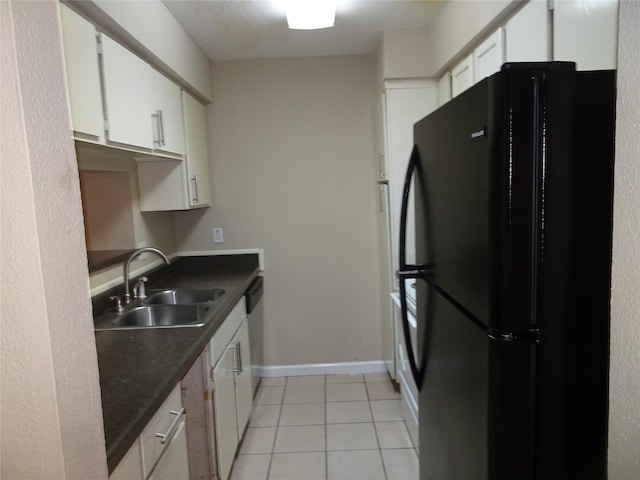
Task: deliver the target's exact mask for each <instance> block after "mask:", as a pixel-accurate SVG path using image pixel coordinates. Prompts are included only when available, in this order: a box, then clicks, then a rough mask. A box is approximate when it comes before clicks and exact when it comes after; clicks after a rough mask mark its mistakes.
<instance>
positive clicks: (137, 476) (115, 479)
mask: <svg viewBox="0 0 640 480" xmlns="http://www.w3.org/2000/svg"><path fill="white" fill-rule="evenodd" d="M143 479H144V473H143V470H142V447H141V446H140V441H139V440H136V443H134V444H133V446H132V447H131V448H130V449H129V451H128V452H127V454H126V455H125V456H124V458H123V459H122V460H121V461H120V463H119V464H118V466H117V467H116V469H115V470H114V471H113V472H111V475H109V480H143Z"/></svg>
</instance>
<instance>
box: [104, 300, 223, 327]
mask: <svg viewBox="0 0 640 480" xmlns="http://www.w3.org/2000/svg"><path fill="white" fill-rule="evenodd" d="M210 308H211V306H210V305H209V304H199V305H141V306H137V307H134V308H132V309H131V310H125V311H124V312H121V313H107V314H106V315H103V316H101V317H100V318H98V319H96V322H95V324H94V329H95V330H121V329H136V328H138V329H140V328H177V327H200V326H202V325H204V320H206V316H207V315H206V314H207V312H208V311H209V309H210Z"/></svg>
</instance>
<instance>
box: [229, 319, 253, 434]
mask: <svg viewBox="0 0 640 480" xmlns="http://www.w3.org/2000/svg"><path fill="white" fill-rule="evenodd" d="M233 343H234V344H235V345H236V357H237V358H236V370H237V372H236V378H235V380H236V407H237V417H238V438H242V436H243V435H244V429H245V428H246V426H247V423H248V422H249V415H250V414H251V407H252V406H253V388H252V387H251V353H250V348H249V323H248V322H247V320H246V319H245V321H244V322H243V323H242V326H241V327H240V330H238V333H236V336H235V338H234V339H233Z"/></svg>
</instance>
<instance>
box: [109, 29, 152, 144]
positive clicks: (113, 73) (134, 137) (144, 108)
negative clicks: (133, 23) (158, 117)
mask: <svg viewBox="0 0 640 480" xmlns="http://www.w3.org/2000/svg"><path fill="white" fill-rule="evenodd" d="M101 42H102V65H103V80H104V100H105V107H106V117H107V140H108V142H110V143H115V144H123V145H128V146H133V147H141V148H144V149H147V150H152V149H153V147H154V143H153V142H154V135H153V134H154V129H157V127H156V125H155V122H154V118H153V117H152V116H151V115H152V102H151V94H150V86H149V85H150V83H151V79H152V71H151V67H149V65H148V64H146V63H145V62H144V61H143V60H141V59H140V58H139V57H137V56H136V55H134V54H133V53H132V52H130V51H129V50H127V49H126V48H124V47H123V46H122V45H120V44H119V43H117V42H115V41H113V40H112V39H111V38H109V37H107V36H106V35H101Z"/></svg>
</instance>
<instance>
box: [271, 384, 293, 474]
mask: <svg viewBox="0 0 640 480" xmlns="http://www.w3.org/2000/svg"><path fill="white" fill-rule="evenodd" d="M287 383H289V379H288V377H285V380H284V387H283V389H282V397H281V398H280V408H279V409H278V418H277V419H276V432H275V434H274V435H273V442H272V444H271V454H270V455H269V467H268V468H267V480H269V477H270V476H271V467H272V465H273V456H274V455H275V449H276V440H277V438H278V431H279V430H280V418H282V405H283V404H284V394H285V392H286V390H287Z"/></svg>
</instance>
